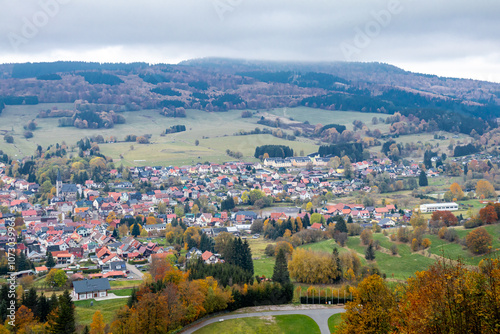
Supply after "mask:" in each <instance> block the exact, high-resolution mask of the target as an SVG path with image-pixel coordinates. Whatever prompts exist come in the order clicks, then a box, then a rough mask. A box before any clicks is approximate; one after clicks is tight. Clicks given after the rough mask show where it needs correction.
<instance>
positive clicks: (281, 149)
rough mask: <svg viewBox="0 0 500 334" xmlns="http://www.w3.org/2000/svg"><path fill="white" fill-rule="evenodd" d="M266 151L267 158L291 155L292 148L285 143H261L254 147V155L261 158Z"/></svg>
mask: <svg viewBox="0 0 500 334" xmlns="http://www.w3.org/2000/svg"><path fill="white" fill-rule="evenodd" d="M266 153H267V156H268V157H269V158H287V157H293V149H291V148H290V147H288V146H285V145H262V146H257V147H256V148H255V153H254V157H255V158H261V157H264V155H265V154H266Z"/></svg>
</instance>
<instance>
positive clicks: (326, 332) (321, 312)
mask: <svg viewBox="0 0 500 334" xmlns="http://www.w3.org/2000/svg"><path fill="white" fill-rule="evenodd" d="M341 312H344V309H343V308H320V309H305V310H304V309H302V310H299V309H297V310H287V311H269V312H254V313H241V314H231V315H220V316H216V317H213V318H210V319H207V320H205V321H203V322H201V323H199V324H196V325H195V326H193V327H190V328H188V329H186V330H184V331H183V332H182V333H183V334H191V333H194V332H195V331H196V330H198V329H200V328H202V327H204V326H206V325H208V324H211V323H214V322H217V321H219V319H224V320H227V319H237V318H248V317H264V316H270V315H271V316H274V315H287V314H302V315H307V316H308V317H311V318H312V319H313V320H314V321H316V323H317V324H318V326H319V329H320V330H321V334H330V329H329V328H328V318H330V317H331V316H332V315H333V314H336V313H341Z"/></svg>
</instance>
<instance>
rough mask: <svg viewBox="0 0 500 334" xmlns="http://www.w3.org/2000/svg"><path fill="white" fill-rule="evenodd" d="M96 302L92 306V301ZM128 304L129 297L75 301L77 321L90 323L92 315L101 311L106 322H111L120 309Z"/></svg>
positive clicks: (83, 323) (85, 323) (81, 323)
mask: <svg viewBox="0 0 500 334" xmlns="http://www.w3.org/2000/svg"><path fill="white" fill-rule="evenodd" d="M91 300H92V301H93V302H94V305H93V306H90V301H91ZM126 304H127V298H122V299H111V300H101V301H95V300H93V299H90V300H81V301H76V302H75V306H76V307H75V314H76V322H77V323H78V324H80V325H90V323H91V322H92V316H93V315H94V313H95V312H96V311H98V310H99V311H101V313H102V317H103V320H104V322H105V323H107V324H109V323H111V321H112V320H113V317H114V315H115V313H116V311H117V310H118V309H120V308H121V307H122V306H124V305H126Z"/></svg>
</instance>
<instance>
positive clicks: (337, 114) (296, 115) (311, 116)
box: [268, 107, 390, 133]
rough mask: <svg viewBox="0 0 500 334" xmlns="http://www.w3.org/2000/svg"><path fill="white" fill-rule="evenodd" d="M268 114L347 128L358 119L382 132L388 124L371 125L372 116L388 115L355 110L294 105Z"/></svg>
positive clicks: (350, 127)
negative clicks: (294, 106)
mask: <svg viewBox="0 0 500 334" xmlns="http://www.w3.org/2000/svg"><path fill="white" fill-rule="evenodd" d="M268 113H269V114H273V115H276V116H281V117H287V118H291V119H293V120H295V121H299V122H305V121H308V122H309V123H310V124H317V123H321V124H323V125H327V124H331V123H335V124H340V125H345V126H346V127H347V129H348V130H353V125H352V122H353V121H355V120H360V121H362V122H363V123H365V124H366V125H368V127H369V128H370V129H372V130H375V129H379V130H380V131H381V132H382V133H384V132H388V131H389V127H390V124H385V123H379V124H377V125H372V118H373V117H377V118H379V117H383V118H384V119H385V118H386V117H387V116H388V115H381V114H376V113H361V112H357V111H340V110H323V109H315V108H308V107H296V108H276V109H273V110H271V111H268Z"/></svg>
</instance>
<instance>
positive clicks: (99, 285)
mask: <svg viewBox="0 0 500 334" xmlns="http://www.w3.org/2000/svg"><path fill="white" fill-rule="evenodd" d="M110 289H111V286H110V285H109V280H108V279H107V278H95V279H91V280H88V279H85V280H82V281H74V282H73V299H74V300H83V299H91V298H97V297H106V296H107V295H108V290H110Z"/></svg>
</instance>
